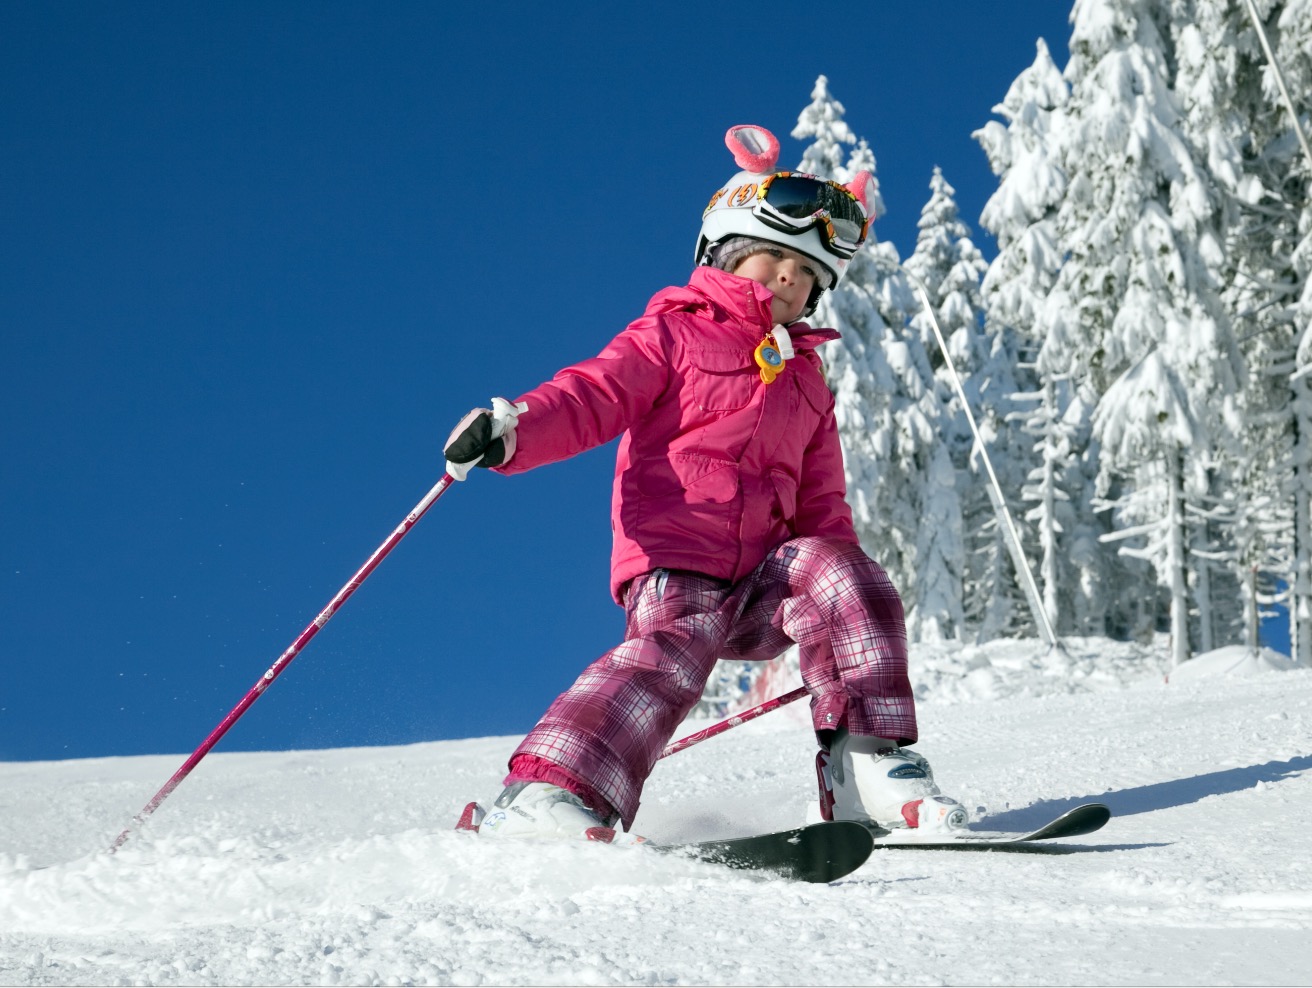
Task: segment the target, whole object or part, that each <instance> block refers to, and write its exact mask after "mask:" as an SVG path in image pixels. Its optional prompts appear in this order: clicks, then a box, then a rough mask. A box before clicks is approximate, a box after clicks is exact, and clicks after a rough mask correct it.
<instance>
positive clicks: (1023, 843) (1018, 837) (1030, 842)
mask: <svg viewBox="0 0 1312 988" xmlns="http://www.w3.org/2000/svg"><path fill="white" fill-rule="evenodd" d="M1111 816H1112V811H1111V810H1110V809H1108V808H1107V807H1106V806H1104V805H1103V804H1102V803H1085V804H1084V805H1083V806H1077V807H1075V809H1073V810H1069V811H1067V812H1066V813H1063V814H1062V815H1061V816H1059V817H1057V818H1056V819H1055V820H1053V821H1051V822H1050V823H1046V824H1044V825H1043V826H1042V827H1039V828H1038V829H1037V830H1031V831H1030V832H1029V833H1027V834H1019V833H989V832H987V831H969V830H967V831H964V832H962V833H961V835H960V836H957V837H944V836H940V835H938V834H935V835H933V836H929V835H927V837H928V839H926V838H922V837H921V836H920V835H918V834H917V833H916V832H915V831H914V830H895V831H891V832H889V833H888V834H885V835H881V836H879V837H878V838H877V839H876V840H875V847H877V848H898V849H899V850H900V849H903V848H920V849H922V850H934V851H1050V850H1051V851H1060V850H1063V848H1062V846H1061V845H1057V844H1053V845H1046V844H1043V843H1041V842H1042V841H1049V840H1056V839H1059V838H1062V837H1083V836H1084V835H1085V834H1091V833H1093V832H1094V831H1095V830H1101V829H1102V827H1103V825H1104V824H1105V823H1106V822H1107V821H1108V820H1110V819H1111ZM1067 849H1069V848H1067Z"/></svg>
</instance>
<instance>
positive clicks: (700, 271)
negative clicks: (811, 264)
mask: <svg viewBox="0 0 1312 988" xmlns="http://www.w3.org/2000/svg"><path fill="white" fill-rule="evenodd" d="M771 298H772V296H771V293H770V291H769V289H767V288H765V287H764V286H763V285H760V284H758V283H757V282H754V281H751V280H749V279H747V278H741V277H739V276H738V275H734V274H729V273H727V272H724V271H720V270H718V269H716V268H710V267H699V268H697V269H696V270H695V271H694V272H693V275H692V278H691V280H690V282H689V284H688V285H687V286H686V287H684V288H666V289H663V290H661V291H659V292H657V293H656V295H654V296H653V297H652V299H651V301H650V302H649V303H648V304H647V311H646V312H645V313H644V314H643V315H642V317H641V318H639V319H637V320H635V321H634V322H633V323H631V324H630V325H629V326H628V328H627V329H625V330H624V332H622V333H620V335H619V336H617V337H615V339H614V340H612V341H611V342H610V344H609V345H608V346H607V347H606V348H605V349H604V350H602V351H601V353H600V354H598V355H597V356H596V357H593V358H592V359H591V360H585V361H583V362H582V363H578V364H575V365H574V366H572V367H567V368H565V369H564V370H562V371H561V372H560V373H558V374H557V375H556V376H555V377H553V378H552V379H551V380H550V381H548V382H546V383H545V384H542V385H540V386H538V387H536V388H534V389H533V390H532V391H529V392H528V393H527V394H525V395H521V396H520V397H519V399H517V400H518V401H523V402H526V403H527V405H528V411H527V412H525V413H523V414H521V415H520V416H519V422H518V426H517V427H516V432H515V434H516V440H517V446H516V451H515V455H514V456H513V457H512V458H511V460H510V462H509V463H506V464H504V465H502V466H500V467H496V468H495V469H496V470H497V471H498V472H500V473H505V474H514V473H521V472H523V471H525V470H530V469H532V468H533V467H537V466H541V465H543V464H546V463H553V462H555V461H557V460H563V459H565V458H567V457H570V456H573V455H575V454H576V453H580V452H582V451H584V450H586V449H590V448H592V447H594V446H598V445H601V444H602V443H605V442H608V441H609V440H611V439H613V438H615V437H616V436H618V435H620V434H621V433H623V438H622V439H621V440H620V446H619V453H618V456H617V458H616V464H615V489H614V495H613V498H612V507H611V527H612V529H613V530H614V538H615V541H614V547H613V550H612V553H611V593H612V594H613V595H614V597H615V599H616V601H619V602H621V603H622V602H623V593H624V588H625V586H626V585H627V583H628V582H629V581H630V580H631V579H633V578H634V577H635V576H638V575H640V574H642V573H646V572H648V571H650V570H652V569H657V568H664V569H676V570H692V571H694V572H699V573H705V574H707V575H709V576H714V577H718V578H721V579H726V580H732V581H735V582H736V581H737V580H740V579H741V578H742V577H744V576H746V575H747V574H748V573H750V572H751V571H752V570H753V569H755V568H756V566H757V565H758V564H760V563H761V562H762V560H764V558H765V556H766V554H767V553H768V552H769V551H770V550H771V549H773V548H775V547H776V546H778V545H780V544H781V543H783V542H786V541H788V540H789V539H792V538H795V537H797V536H803V535H811V536H826V537H830V538H836V539H841V540H844V541H848V542H856V541H857V537H856V532H855V531H854V529H853V527H852V513H851V509H850V508H849V507H848V505H847V502H846V501H845V500H844V493H845V481H844V476H843V454H842V451H841V449H840V448H839V444H838V430H837V426H836V424H835V422H834V398H833V395H831V394H830V392H829V388H828V387H827V386H826V384H825V381H824V378H823V376H822V375H821V371H820V359H819V358H818V357H817V356H816V353H815V348H816V346H817V345H819V344H820V343H823V342H825V341H827V340H835V339H838V333H837V332H835V331H834V330H832V329H812V328H810V327H809V326H807V325H806V324H805V323H794V324H793V325H792V326H791V327H789V333H790V335H791V337H792V341H793V347H794V349H795V350H796V351H797V355H796V356H795V357H794V358H793V359H792V360H789V361H788V362H787V365H786V369H785V370H784V371H783V372H782V373H781V374H780V375H779V376H778V378H776V379H775V380H774V381H773V382H772V383H770V384H765V383H764V382H762V380H761V377H760V373H759V371H758V368H757V366H756V364H755V362H754V360H753V352H754V351H755V349H756V346H757V344H759V343H760V342H761V340H762V339H763V338H764V337H765V335H766V333H767V332H769V331H770V330H771V329H772V328H773V326H772V324H771V318H770V300H771Z"/></svg>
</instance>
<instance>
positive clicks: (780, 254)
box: [765, 247, 784, 260]
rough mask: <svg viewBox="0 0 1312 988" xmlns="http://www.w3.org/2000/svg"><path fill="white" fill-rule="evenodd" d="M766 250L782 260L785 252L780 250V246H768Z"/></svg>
mask: <svg viewBox="0 0 1312 988" xmlns="http://www.w3.org/2000/svg"><path fill="white" fill-rule="evenodd" d="M765 252H766V253H767V254H769V255H770V256H771V257H774V258H778V259H781V260H782V258H783V256H784V252H783V251H782V250H780V249H779V248H778V247H767V248H766V249H765Z"/></svg>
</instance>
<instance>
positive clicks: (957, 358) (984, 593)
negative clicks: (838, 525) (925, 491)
mask: <svg viewBox="0 0 1312 988" xmlns="http://www.w3.org/2000/svg"><path fill="white" fill-rule="evenodd" d="M918 226H919V234H918V236H917V238H916V249H915V251H914V252H913V253H912V255H911V256H910V257H909V258H907V262H906V269H907V271H908V272H909V273H910V274H912V275H913V276H914V277H916V278H918V279H919V280H920V282H921V284H922V285H923V286H924V288H925V293H926V295H927V296H928V298H929V301H930V305H932V306H933V308H934V315H935V317H936V319H937V321H938V325H939V328H940V329H941V331H942V333H943V336H944V340H945V342H946V343H947V347H948V352H949V353H950V354H951V356H952V362H953V364H954V366H955V367H956V368H957V371H958V373H959V374H960V376H961V378H962V380H963V382H964V387H965V390H966V393H967V396H968V400H969V401H970V403H971V410H972V412H973V413H974V415H975V418H976V421H977V423H978V425H979V428H980V431H981V432H982V433H983V435H984V439H985V443H986V444H987V445H988V447H989V450H990V452H991V454H992V456H993V458H994V465H995V468H996V469H997V470H998V472H999V477H1000V480H1001V482H1002V486H1003V490H1004V491H1017V492H1019V490H1020V481H1019V478H1016V477H1012V476H1010V472H1011V471H1009V467H1011V465H1012V464H1014V463H1015V462H1016V460H1015V459H1014V457H1012V456H1009V455H1007V454H1008V453H1009V452H1010V450H1009V449H1007V448H1006V447H1007V446H1008V444H1009V439H1010V430H1009V428H1008V426H1007V414H1008V412H1009V410H1010V408H1009V406H1010V396H1011V394H1012V393H1013V392H1015V391H1016V386H1015V380H1014V376H1013V374H1014V366H1015V353H1014V348H1012V347H1009V346H1008V345H1007V341H1006V339H1005V338H1004V337H1002V336H998V337H995V338H994V339H992V340H990V339H987V338H985V337H984V336H983V334H982V324H983V304H982V300H981V298H980V279H981V277H983V274H984V272H985V271H986V270H987V268H988V264H987V263H986V262H985V260H984V257H983V255H982V254H981V253H980V252H979V249H978V248H977V247H976V246H975V244H974V242H973V241H972V240H971V231H970V228H969V227H968V226H967V225H966V224H965V223H964V222H963V221H962V220H961V217H960V210H959V209H958V207H957V202H956V190H955V189H953V188H952V186H951V185H950V184H949V183H948V181H947V180H946V179H945V178H944V177H943V173H942V171H941V170H940V169H938V168H935V169H934V173H933V176H932V177H931V179H930V198H929V201H928V202H927V203H926V204H925V206H924V208H923V209H922V210H921V214H920V221H919V224H918ZM911 325H912V329H913V330H915V331H916V332H917V333H918V335H919V337H920V344H921V346H922V347H923V348H924V349H925V351H926V352H927V353H928V355H929V358H930V363H931V365H932V366H933V368H934V376H935V395H934V397H935V399H936V401H937V402H938V405H939V417H940V418H941V420H942V423H943V424H942V433H943V436H942V438H943V440H944V442H945V452H946V453H947V454H948V455H950V457H951V467H952V469H953V470H954V471H955V473H954V479H955V483H953V484H948V483H946V482H944V481H940V482H937V483H935V484H934V485H933V489H934V491H935V497H934V501H933V502H931V505H930V512H929V514H928V515H927V517H926V519H925V521H926V524H925V525H924V529H923V531H922V546H921V550H920V552H919V553H918V556H919V559H920V566H921V569H922V574H921V578H920V584H921V587H922V591H921V593H922V597H921V599H922V601H924V602H925V609H926V610H927V611H933V612H936V613H940V614H944V615H945V616H946V617H947V618H948V619H950V620H951V621H952V625H948V624H946V623H943V624H941V625H940V626H939V627H937V628H934V629H932V631H929V633H928V634H927V633H926V631H925V630H922V637H929V636H930V635H937V636H939V637H966V636H965V635H963V634H962V630H963V625H964V624H965V614H966V610H967V607H968V606H969V609H970V611H971V613H972V614H973V615H974V616H976V618H977V620H976V621H975V622H974V625H973V629H972V630H973V631H975V632H978V631H979V630H980V626H981V625H982V624H983V623H984V620H985V619H986V618H987V616H989V615H991V614H994V613H997V612H998V610H999V608H998V605H999V604H1000V603H1003V602H1006V601H1008V600H1009V599H1010V598H1011V593H1010V588H1011V587H1014V586H1015V581H1014V580H1011V581H1010V583H1008V582H1007V581H1006V580H1005V579H1003V580H998V579H997V577H999V576H1004V577H1005V570H1003V569H1001V568H999V567H998V566H997V562H998V560H997V558H996V557H997V550H999V549H1002V552H1003V555H1005V548H1003V547H1002V546H1001V545H1000V540H999V535H1000V529H999V526H998V525H997V524H996V521H995V519H994V517H993V506H992V501H991V498H990V496H989V494H990V492H989V488H988V486H987V484H988V480H987V477H986V476H985V474H984V470H983V468H982V466H981V464H980V461H979V459H978V457H972V455H971V454H972V450H973V449H974V445H975V443H974V436H973V434H972V433H971V430H970V426H969V422H968V420H967V417H966V412H965V409H964V408H963V407H962V406H961V399H960V397H959V396H958V395H957V392H956V389H955V388H954V387H953V384H952V381H951V379H950V375H949V371H948V367H947V362H946V361H945V359H944V357H943V355H942V354H941V353H940V352H939V346H938V342H937V340H936V339H935V337H934V333H933V325H932V323H931V322H930V319H929V317H928V315H927V314H926V313H924V312H919V311H918V312H917V313H916V315H915V316H914V317H913V318H912V322H911ZM941 455H942V454H936V459H938V458H940V457H941ZM933 469H935V470H937V471H938V472H939V473H942V474H944V476H945V478H946V471H945V470H944V469H943V468H942V467H941V466H938V465H935V466H934V467H933ZM967 546H969V549H967V548H966V547H967ZM931 598H932V600H933V601H934V604H933V606H932V607H930V606H929V601H930V600H931ZM1020 613H1024V611H1023V609H1021V611H1020ZM986 637H991V635H986Z"/></svg>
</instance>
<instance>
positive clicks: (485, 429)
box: [445, 398, 528, 480]
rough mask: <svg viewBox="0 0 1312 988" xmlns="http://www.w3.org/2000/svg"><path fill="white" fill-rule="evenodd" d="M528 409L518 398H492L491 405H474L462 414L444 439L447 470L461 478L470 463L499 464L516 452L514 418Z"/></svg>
mask: <svg viewBox="0 0 1312 988" xmlns="http://www.w3.org/2000/svg"><path fill="white" fill-rule="evenodd" d="M527 411H528V405H527V404H525V403H524V402H522V401H521V402H520V403H519V404H517V405H512V404H511V403H510V402H508V401H506V399H505V398H493V399H492V407H491V408H475V409H474V410H473V411H471V412H470V413H469V414H468V415H466V416H465V417H464V418H462V419H461V420H460V422H459V424H457V425H456V427H455V429H453V430H452V431H451V435H450V436H448V437H447V441H446V449H445V453H446V472H447V473H449V474H450V475H451V477H452V479H454V480H464V479H465V477H467V476H468V475H469V469H470V467H476V466H477V467H499V466H501V465H502V464H503V463H509V462H510V458H511V457H512V456H514V455H515V421H516V420H517V419H518V418H519V416H520V415H522V414H524V412H527Z"/></svg>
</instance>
